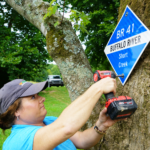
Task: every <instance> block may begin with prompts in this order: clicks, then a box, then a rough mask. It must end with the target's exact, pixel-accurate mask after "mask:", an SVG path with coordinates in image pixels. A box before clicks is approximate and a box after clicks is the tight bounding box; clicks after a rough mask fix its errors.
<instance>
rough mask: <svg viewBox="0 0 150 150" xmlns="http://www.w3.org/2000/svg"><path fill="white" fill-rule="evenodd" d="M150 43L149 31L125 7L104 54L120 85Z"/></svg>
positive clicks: (123, 82)
mask: <svg viewBox="0 0 150 150" xmlns="http://www.w3.org/2000/svg"><path fill="white" fill-rule="evenodd" d="M149 41H150V32H149V29H148V28H147V27H146V26H145V25H144V24H143V23H142V22H141V20H140V19H139V18H138V17H137V16H136V14H135V13H134V12H133V11H132V10H131V9H130V8H129V7H128V6H127V7H126V9H125V11H124V13H123V15H122V18H121V19H120V21H119V23H118V25H117V27H116V28H115V30H114V32H113V34H112V36H111V38H110V40H109V42H108V44H107V46H106V48H105V50H104V52H105V54H106V56H107V58H108V60H109V61H110V63H111V65H112V67H113V69H114V70H115V72H116V74H117V75H121V74H124V78H121V77H120V78H119V79H120V81H121V83H122V85H124V84H125V82H126V81H127V79H128V77H129V75H130V73H131V72H132V70H133V68H134V66H135V65H136V63H137V61H138V60H139V58H140V56H141V55H142V53H143V51H144V50H145V48H146V46H147V44H148V43H149Z"/></svg>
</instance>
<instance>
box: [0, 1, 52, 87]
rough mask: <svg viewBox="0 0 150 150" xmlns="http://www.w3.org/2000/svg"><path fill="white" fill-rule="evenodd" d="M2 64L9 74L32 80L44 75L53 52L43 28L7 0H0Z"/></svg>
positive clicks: (0, 52)
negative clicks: (46, 47)
mask: <svg viewBox="0 0 150 150" xmlns="http://www.w3.org/2000/svg"><path fill="white" fill-rule="evenodd" d="M0 2H3V3H0V14H1V15H0V39H1V40H0V68H1V71H2V72H3V73H5V75H6V74H7V75H8V77H7V78H3V79H5V80H2V81H1V82H0V87H1V86H2V85H3V84H4V83H6V82H8V80H12V79H15V78H23V79H26V80H33V81H35V78H36V77H38V76H42V75H43V74H42V70H44V69H46V66H47V60H50V56H49V54H48V52H47V50H46V49H45V46H46V40H45V37H44V36H43V35H42V34H41V32H40V31H39V30H38V29H36V28H35V27H34V26H33V25H32V24H31V23H29V22H28V21H27V20H26V19H25V18H23V17H22V16H20V15H19V14H18V13H17V12H16V11H15V10H14V9H12V8H11V7H10V6H9V5H8V4H7V3H4V1H0Z"/></svg>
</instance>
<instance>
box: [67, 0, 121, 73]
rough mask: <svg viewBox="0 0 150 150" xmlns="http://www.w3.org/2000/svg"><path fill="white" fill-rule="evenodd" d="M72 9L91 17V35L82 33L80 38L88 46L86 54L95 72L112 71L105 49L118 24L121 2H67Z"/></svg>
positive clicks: (89, 0) (96, 0)
mask: <svg viewBox="0 0 150 150" xmlns="http://www.w3.org/2000/svg"><path fill="white" fill-rule="evenodd" d="M67 3H71V5H72V9H76V10H78V11H81V12H82V11H83V12H84V13H85V14H87V15H90V17H91V19H90V22H91V24H88V25H87V26H86V29H87V31H88V33H89V34H87V33H86V32H82V31H80V35H79V38H80V40H81V41H82V42H84V44H85V45H86V50H85V53H86V55H87V57H88V59H89V61H90V64H91V66H92V68H93V70H96V69H98V68H99V69H101V70H102V69H111V66H110V63H109V62H108V60H107V58H106V56H105V54H104V48H105V46H106V45H107V42H108V40H109V38H110V36H111V34H112V32H113V30H114V28H115V26H116V24H117V16H118V7H119V0H92V1H91V0H83V1H80V0H74V1H72V0H66V4H67Z"/></svg>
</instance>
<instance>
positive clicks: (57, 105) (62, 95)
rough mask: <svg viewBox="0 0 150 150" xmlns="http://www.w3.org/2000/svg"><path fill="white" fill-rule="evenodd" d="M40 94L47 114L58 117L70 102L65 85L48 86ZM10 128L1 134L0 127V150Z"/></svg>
mask: <svg viewBox="0 0 150 150" xmlns="http://www.w3.org/2000/svg"><path fill="white" fill-rule="evenodd" d="M39 95H40V96H43V97H45V99H46V100H45V102H44V105H45V108H46V110H47V116H55V117H58V116H59V115H60V114H61V112H62V111H63V110H64V109H65V108H66V107H67V106H68V105H69V104H70V103H71V100H70V97H69V94H68V91H67V89H66V87H50V88H47V89H46V90H44V91H43V92H40V93H39ZM10 132H11V130H10V129H9V130H6V131H5V135H3V133H2V130H1V129H0V150H1V149H2V145H3V142H4V141H5V140H6V138H7V137H8V136H9V134H10Z"/></svg>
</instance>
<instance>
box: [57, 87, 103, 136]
mask: <svg viewBox="0 0 150 150" xmlns="http://www.w3.org/2000/svg"><path fill="white" fill-rule="evenodd" d="M102 94H103V91H102V90H101V89H100V88H99V89H96V86H95V85H92V86H91V87H90V88H89V89H88V90H87V91H86V92H85V93H84V94H83V95H81V96H80V97H79V98H77V99H76V100H75V101H74V102H72V104H71V105H69V106H68V107H67V108H66V109H65V110H64V111H63V112H62V114H61V115H60V117H59V118H58V119H60V121H61V120H63V122H64V124H65V126H67V127H68V128H69V129H70V131H71V132H72V134H74V133H75V132H76V131H78V130H79V129H80V128H81V127H82V126H83V125H84V124H85V123H86V121H87V120H88V118H89V117H90V115H91V112H92V110H93V108H94V106H95V104H96V103H97V101H98V99H99V98H100V96H101V95H102ZM61 122H62V121H61Z"/></svg>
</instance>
